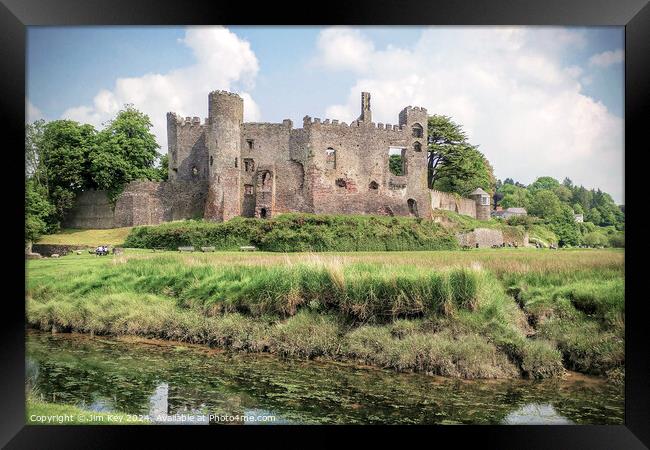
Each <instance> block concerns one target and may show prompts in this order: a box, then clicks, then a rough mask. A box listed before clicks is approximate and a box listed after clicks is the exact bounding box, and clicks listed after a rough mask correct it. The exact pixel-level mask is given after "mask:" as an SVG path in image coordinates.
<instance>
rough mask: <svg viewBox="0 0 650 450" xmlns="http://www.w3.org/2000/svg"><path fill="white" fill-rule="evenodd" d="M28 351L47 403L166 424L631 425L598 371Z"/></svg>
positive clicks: (81, 347)
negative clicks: (557, 376) (425, 371)
mask: <svg viewBox="0 0 650 450" xmlns="http://www.w3.org/2000/svg"><path fill="white" fill-rule="evenodd" d="M27 356H28V362H27V364H28V378H27V383H28V384H29V385H30V386H28V387H30V388H31V387H33V388H34V389H35V391H36V392H38V393H39V394H40V395H42V396H43V398H44V399H46V400H50V401H52V400H53V399H54V400H55V401H57V402H65V403H71V404H77V405H80V406H84V407H86V408H89V409H92V410H103V411H107V410H108V411H123V412H126V413H130V414H146V415H149V416H150V417H152V418H154V421H155V422H161V423H162V422H164V423H183V424H187V423H208V422H209V423H220V424H223V423H228V424H232V423H234V424H260V423H272V424H279V423H424V424H433V423H443V424H444V423H476V424H498V423H505V424H533V423H535V424H537V423H545V424H548V423H566V424H570V423H576V424H620V423H622V422H623V407H624V404H623V390H622V389H621V388H618V387H614V386H611V385H608V384H606V383H603V382H600V381H594V380H590V379H588V378H580V379H578V380H577V381H559V380H549V381H544V382H533V381H525V380H507V381H466V380H455V379H443V378H436V377H430V376H426V375H421V374H398V373H394V372H391V371H384V370H377V369H370V368H360V367H353V366H350V365H345V364H338V363H321V362H314V361H300V360H281V359H278V358H276V357H273V356H271V355H246V354H237V353H233V354H230V353H221V352H217V351H213V350H209V349H207V348H194V347H192V348H188V347H184V346H180V345H176V346H174V345H150V344H142V343H139V344H135V343H125V342H120V341H116V340H111V339H99V338H95V339H90V338H89V337H84V336H81V337H79V336H76V337H75V336H70V335H63V334H62V335H54V336H53V335H50V334H46V333H30V334H29V335H28V338H27ZM574 378H576V377H574ZM188 415H192V416H193V417H194V421H192V422H188V421H187V420H184V416H188Z"/></svg>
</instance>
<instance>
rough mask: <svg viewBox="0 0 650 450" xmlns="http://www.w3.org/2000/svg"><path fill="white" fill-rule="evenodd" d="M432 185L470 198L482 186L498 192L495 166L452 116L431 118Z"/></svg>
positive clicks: (429, 168) (430, 159)
mask: <svg viewBox="0 0 650 450" xmlns="http://www.w3.org/2000/svg"><path fill="white" fill-rule="evenodd" d="M428 132H429V142H428V152H429V153H428V183H429V187H430V188H432V189H438V190H441V191H445V192H455V193H457V194H460V195H463V196H465V195H467V194H469V193H470V192H472V191H473V190H474V189H476V188H478V187H480V188H483V189H484V190H486V191H488V192H494V187H495V183H496V180H495V178H494V175H493V170H492V166H490V163H489V162H488V160H487V159H486V158H485V156H484V155H483V154H482V153H481V152H480V151H479V150H478V147H477V146H474V145H472V144H470V143H469V142H468V140H467V135H466V133H465V131H464V130H463V128H462V126H461V125H459V124H457V123H455V122H453V121H452V120H451V118H450V117H447V116H442V115H433V116H429V120H428Z"/></svg>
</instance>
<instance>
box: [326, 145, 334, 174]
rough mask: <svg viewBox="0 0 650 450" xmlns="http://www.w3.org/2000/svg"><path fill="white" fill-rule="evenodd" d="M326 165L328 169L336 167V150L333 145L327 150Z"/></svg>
mask: <svg viewBox="0 0 650 450" xmlns="http://www.w3.org/2000/svg"><path fill="white" fill-rule="evenodd" d="M325 167H326V168H327V169H336V150H334V149H333V148H332V147H329V148H328V149H327V150H325Z"/></svg>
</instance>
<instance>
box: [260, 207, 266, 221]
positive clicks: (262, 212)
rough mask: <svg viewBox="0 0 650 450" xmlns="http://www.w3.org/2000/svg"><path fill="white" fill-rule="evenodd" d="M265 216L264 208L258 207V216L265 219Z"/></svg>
mask: <svg viewBox="0 0 650 450" xmlns="http://www.w3.org/2000/svg"><path fill="white" fill-rule="evenodd" d="M266 216H267V212H266V208H262V209H260V217H261V218H262V219H266Z"/></svg>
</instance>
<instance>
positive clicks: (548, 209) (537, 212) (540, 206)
mask: <svg viewBox="0 0 650 450" xmlns="http://www.w3.org/2000/svg"><path fill="white" fill-rule="evenodd" d="M569 209H571V208H569ZM561 210H562V203H561V202H560V199H559V198H557V195H555V193H554V192H553V191H550V190H547V189H543V190H539V191H536V192H535V193H534V194H533V198H532V200H531V203H530V210H529V211H528V212H529V213H530V214H532V215H534V216H537V217H541V218H543V219H549V218H551V217H553V216H557V215H558V214H560V212H561ZM571 220H573V210H571Z"/></svg>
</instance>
